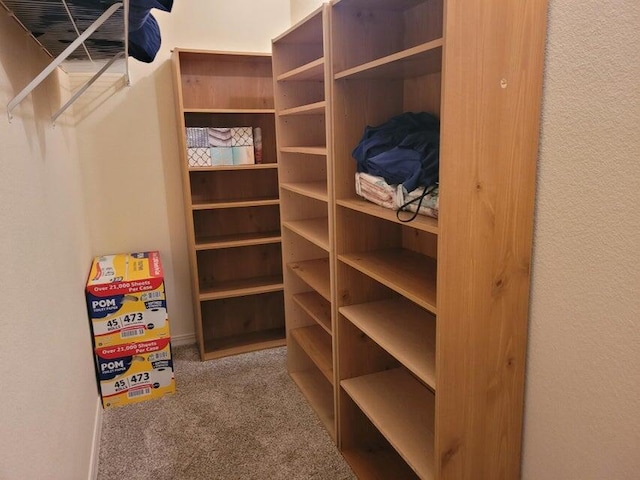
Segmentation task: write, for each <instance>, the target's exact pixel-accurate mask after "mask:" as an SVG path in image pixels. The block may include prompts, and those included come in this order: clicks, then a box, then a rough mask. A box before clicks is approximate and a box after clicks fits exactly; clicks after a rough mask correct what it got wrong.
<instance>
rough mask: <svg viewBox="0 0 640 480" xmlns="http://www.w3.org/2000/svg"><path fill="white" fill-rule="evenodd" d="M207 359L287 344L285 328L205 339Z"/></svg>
mask: <svg viewBox="0 0 640 480" xmlns="http://www.w3.org/2000/svg"><path fill="white" fill-rule="evenodd" d="M204 343H205V355H204V357H205V360H213V359H216V358H221V357H228V356H230V355H237V354H240V353H247V352H254V351H256V350H264V349H267V348H275V347H282V346H284V345H286V343H287V341H286V338H285V330H284V328H274V329H270V330H263V331H260V332H251V333H244V334H242V335H234V336H233V337H225V338H215V339H208V340H205V342H204Z"/></svg>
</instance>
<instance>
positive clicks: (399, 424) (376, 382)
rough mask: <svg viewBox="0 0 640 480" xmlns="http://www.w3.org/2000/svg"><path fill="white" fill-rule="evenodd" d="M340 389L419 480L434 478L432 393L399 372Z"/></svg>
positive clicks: (366, 377)
mask: <svg viewBox="0 0 640 480" xmlns="http://www.w3.org/2000/svg"><path fill="white" fill-rule="evenodd" d="M340 385H341V386H342V388H343V389H344V390H345V391H346V392H347V393H348V394H349V396H350V397H351V399H352V400H353V401H354V402H355V403H356V404H357V405H358V407H360V409H361V410H362V412H363V413H364V414H365V415H366V416H367V417H368V418H369V420H371V422H372V423H373V424H374V425H375V426H376V428H378V430H379V431H380V433H382V435H384V437H385V438H386V439H387V440H388V441H389V443H390V444H391V445H392V446H393V447H394V448H395V449H396V451H397V452H398V453H399V454H400V455H401V456H402V458H404V459H405V461H406V462H407V463H408V464H409V466H410V467H411V468H413V470H415V472H416V473H417V474H418V475H419V476H420V478H423V479H427V478H428V479H431V478H434V475H435V465H434V463H435V462H434V460H435V459H434V416H435V396H434V395H433V393H432V392H430V391H429V390H428V389H427V388H426V387H424V386H422V384H420V382H418V381H417V380H416V379H415V378H413V377H412V376H411V374H409V373H408V372H406V371H405V370H404V369H402V368H396V369H393V370H386V371H384V372H379V373H374V374H372V375H364V376H362V377H356V378H351V379H348V380H343V381H342V382H340Z"/></svg>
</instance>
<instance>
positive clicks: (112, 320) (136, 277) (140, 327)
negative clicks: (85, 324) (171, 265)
mask: <svg viewBox="0 0 640 480" xmlns="http://www.w3.org/2000/svg"><path fill="white" fill-rule="evenodd" d="M86 296H87V307H88V310H89V316H90V318H91V324H92V329H93V335H94V343H95V347H104V346H109V345H119V344H123V343H130V342H133V341H135V342H144V341H147V340H152V339H156V338H169V337H170V332H169V319H168V316H167V304H166V298H165V291H164V275H163V271H162V263H161V262H160V254H159V253H158V252H142V253H130V254H120V255H105V256H101V257H96V258H95V259H94V260H93V263H92V265H91V272H90V274H89V280H88V281H87V288H86Z"/></svg>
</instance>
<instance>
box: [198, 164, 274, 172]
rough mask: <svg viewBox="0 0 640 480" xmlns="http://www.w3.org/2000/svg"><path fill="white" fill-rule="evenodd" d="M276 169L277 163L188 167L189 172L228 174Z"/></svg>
mask: <svg viewBox="0 0 640 480" xmlns="http://www.w3.org/2000/svg"><path fill="white" fill-rule="evenodd" d="M271 168H278V164H277V163H254V164H253V165H220V166H216V167H189V171H190V172H229V171H234V170H268V169H271Z"/></svg>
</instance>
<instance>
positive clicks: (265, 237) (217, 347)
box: [173, 49, 285, 360]
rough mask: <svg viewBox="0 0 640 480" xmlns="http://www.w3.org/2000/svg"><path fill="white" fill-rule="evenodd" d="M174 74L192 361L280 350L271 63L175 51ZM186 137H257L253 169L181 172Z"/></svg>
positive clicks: (251, 56) (255, 56)
mask: <svg viewBox="0 0 640 480" xmlns="http://www.w3.org/2000/svg"><path fill="white" fill-rule="evenodd" d="M173 67H174V74H175V78H174V85H175V89H174V90H175V98H176V109H177V117H178V129H179V138H180V150H181V154H180V162H181V165H182V172H183V190H184V203H185V209H186V219H187V233H188V241H189V256H190V263H191V277H192V290H193V297H194V311H195V318H196V333H197V337H198V345H199V349H200V357H201V359H202V360H209V359H213V358H218V357H222V356H227V355H233V354H237V353H243V352H249V351H253V350H258V349H263V348H270V347H276V346H282V345H284V344H285V328H284V299H283V278H282V255H281V241H282V238H281V233H280V211H279V207H280V200H279V195H278V163H277V155H276V136H275V135H276V132H275V109H274V98H273V76H272V66H271V56H270V55H268V54H260V53H238V52H215V51H201V50H186V49H175V50H174V51H173ZM187 127H260V128H261V129H262V138H263V155H262V163H260V164H254V165H229V166H214V167H191V168H190V167H189V162H188V156H187V140H186V128H187Z"/></svg>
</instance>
